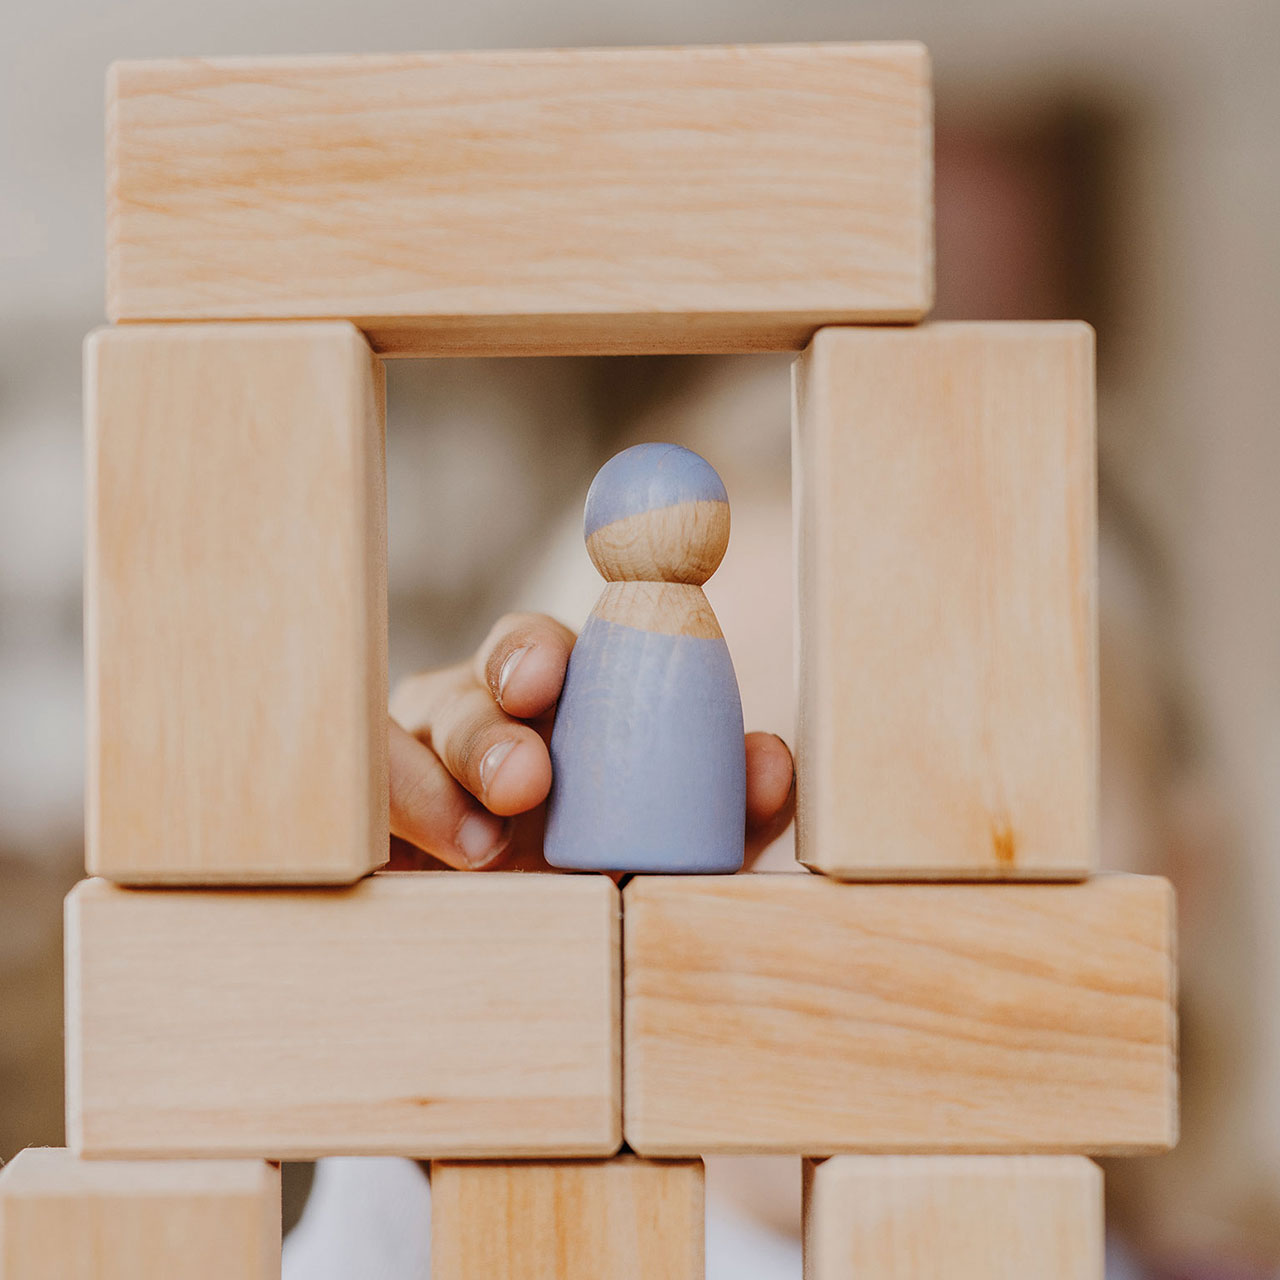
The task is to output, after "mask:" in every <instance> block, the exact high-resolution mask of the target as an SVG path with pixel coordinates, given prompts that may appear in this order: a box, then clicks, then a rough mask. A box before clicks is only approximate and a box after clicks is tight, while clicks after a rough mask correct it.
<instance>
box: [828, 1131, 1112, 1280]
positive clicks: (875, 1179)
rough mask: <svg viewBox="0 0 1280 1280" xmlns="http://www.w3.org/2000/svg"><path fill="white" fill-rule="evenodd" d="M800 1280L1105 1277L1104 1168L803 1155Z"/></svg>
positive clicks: (1047, 1160)
mask: <svg viewBox="0 0 1280 1280" xmlns="http://www.w3.org/2000/svg"><path fill="white" fill-rule="evenodd" d="M804 1249H805V1259H804V1274H805V1280H849V1277H851V1276H867V1277H874V1278H875V1280H1027V1278H1028V1277H1031V1276H1034V1277H1035V1280H1102V1275H1103V1262H1104V1258H1103V1254H1104V1247H1103V1218H1102V1171H1101V1170H1100V1169H1099V1168H1098V1166H1097V1165H1095V1164H1092V1163H1091V1162H1090V1161H1088V1160H1085V1159H1083V1158H1082V1157H1079V1156H836V1157H835V1158H834V1159H831V1160H824V1161H822V1162H821V1163H812V1162H806V1165H805V1206H804Z"/></svg>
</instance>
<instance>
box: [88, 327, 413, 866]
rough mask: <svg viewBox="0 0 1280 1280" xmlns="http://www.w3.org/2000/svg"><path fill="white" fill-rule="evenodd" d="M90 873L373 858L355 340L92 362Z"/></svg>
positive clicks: (365, 409) (369, 532)
mask: <svg viewBox="0 0 1280 1280" xmlns="http://www.w3.org/2000/svg"><path fill="white" fill-rule="evenodd" d="M85 404H86V416H87V427H88V432H87V434H88V460H87V466H88V474H89V517H88V520H89V545H88V564H87V569H86V575H85V610H86V637H85V650H86V652H85V657H86V665H87V680H88V719H89V725H88V738H89V746H88V774H89V782H88V804H87V811H88V812H87V827H88V833H87V841H88V850H87V861H88V867H89V871H90V873H91V874H94V875H102V876H106V877H109V878H110V879H113V880H118V881H124V882H128V883H136V884H171V883H193V884H216V883H236V884H253V883H308V882H319V883H344V882H350V881H352V880H355V879H357V878H359V877H360V876H362V875H364V874H366V873H367V872H368V871H370V870H371V869H372V868H373V867H376V866H378V865H379V864H380V863H382V862H385V861H386V859H387V796H388V788H387V588H386V555H387V550H386V498H385V465H384V462H383V423H384V395H383V375H382V367H381V362H380V361H379V360H378V359H377V358H376V357H375V356H374V355H373V354H372V353H371V352H370V350H369V347H368V344H367V343H366V342H365V341H364V339H363V338H362V337H361V335H360V333H359V332H358V331H357V330H356V329H354V328H353V327H352V326H351V325H349V324H344V323H331V324H293V325H169V326H146V327H136V328H129V329H115V330H110V329H108V330H101V331H99V332H98V333H95V334H94V335H93V336H92V337H91V338H90V339H89V341H88V344H87V349H86V396H85Z"/></svg>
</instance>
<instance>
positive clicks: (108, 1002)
mask: <svg viewBox="0 0 1280 1280" xmlns="http://www.w3.org/2000/svg"><path fill="white" fill-rule="evenodd" d="M618 932H619V910H618V892H617V890H616V889H615V888H614V886H613V884H612V883H611V882H610V881H609V880H607V879H605V878H604V877H601V876H581V877H579V876H539V875H520V874H517V873H506V874H499V873H495V874H489V875H484V876H464V875H459V874H456V873H452V872H404V873H383V874H379V875H376V876H372V877H370V878H369V879H367V880H364V881H362V882H361V883H360V884H358V885H356V886H354V887H353V888H350V889H301V890H288V891H285V890H273V891H271V892H263V891H256V892H255V891H246V890H218V891H205V892H198V891H194V890H141V889H122V888H118V887H116V886H113V885H110V884H108V883H106V882H105V881H101V880H90V881H86V882H84V883H83V884H81V885H79V886H77V887H76V889H74V890H73V891H72V893H71V895H70V897H69V898H68V900H67V974H66V977H67V1130H68V1135H69V1141H70V1144H71V1146H72V1147H73V1148H75V1149H76V1150H77V1151H79V1152H81V1153H82V1154H85V1155H88V1156H95V1157H105V1156H173V1155H184V1156H185V1155H191V1156H230V1155H255V1156H263V1157H267V1158H271V1159H300V1160H309V1159H313V1158H315V1157H317V1156H324V1155H344V1154H345V1155H403V1156H415V1157H433V1156H459V1157H483V1156H492V1155H503V1156H540V1155H610V1154H612V1153H613V1152H615V1151H616V1150H617V1149H618V1146H619V1142H620V1127H621V1121H620V1107H619V1074H620V1065H619V1054H620V1048H619V1023H620V1015H619V999H620V995H621V990H620V980H619V969H618V966H619V959H620V956H619V941H618Z"/></svg>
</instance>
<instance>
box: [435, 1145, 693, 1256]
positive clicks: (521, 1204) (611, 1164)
mask: <svg viewBox="0 0 1280 1280" xmlns="http://www.w3.org/2000/svg"><path fill="white" fill-rule="evenodd" d="M702 1276H703V1172H702V1161H701V1160H661V1161H653V1160H638V1159H636V1158H635V1157H634V1156H619V1157H617V1158H616V1159H613V1160H608V1161H560V1162H555V1163H525V1164H508V1163H503V1164H497V1163H495V1164H477V1163H471V1164H449V1163H437V1164H433V1165H432V1166H431V1280H702Z"/></svg>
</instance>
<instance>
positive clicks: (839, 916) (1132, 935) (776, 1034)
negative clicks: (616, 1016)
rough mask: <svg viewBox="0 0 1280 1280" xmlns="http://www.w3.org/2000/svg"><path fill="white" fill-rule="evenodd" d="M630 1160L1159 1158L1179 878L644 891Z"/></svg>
mask: <svg viewBox="0 0 1280 1280" xmlns="http://www.w3.org/2000/svg"><path fill="white" fill-rule="evenodd" d="M623 903H624V912H625V916H626V930H625V955H624V961H623V972H624V973H625V975H626V981H625V993H624V1009H625V1026H624V1029H623V1041H624V1043H625V1044H626V1068H625V1085H624V1114H625V1130H626V1140H627V1143H628V1144H629V1145H630V1146H631V1147H632V1148H633V1149H634V1150H635V1151H637V1152H639V1153H641V1154H642V1155H646V1156H677V1155H692V1154H695V1153H696V1154H715V1153H719V1152H744V1153H751V1152H756V1153H773V1154H795V1155H803V1154H808V1155H814V1156H819V1155H833V1154H839V1153H843V1152H911V1151H936V1152H1019V1151H1025V1152H1078V1153H1088V1152H1094V1153H1101V1152H1108V1153H1113V1154H1120V1153H1133V1152H1142V1151H1157V1150H1164V1149H1166V1148H1167V1147H1169V1146H1171V1145H1172V1143H1173V1141H1174V1139H1175V1134H1176V1129H1177V1114H1176V1106H1177V1101H1176V1094H1177V1076H1176V1064H1175V1057H1174V1030H1175V1025H1174V1024H1175V1014H1174V1003H1173V1001H1174V967H1173V910H1172V906H1173V902H1172V895H1171V893H1170V890H1169V886H1168V884H1167V883H1166V882H1165V881H1163V880H1160V879H1156V878H1154V877H1145V876H1119V875H1112V876H1101V877H1098V878H1096V879H1093V880H1090V881H1086V882H1084V883H1082V884H1066V885H1007V884H1000V885H853V884H840V883H837V882H836V881H834V880H828V879H826V878H825V877H822V876H811V875H805V874H799V875H796V874H790V875H788V874H782V875H777V874H774V875H766V874H756V875H739V876H729V877H723V878H716V879H713V878H711V877H705V878H679V877H674V876H672V877H667V876H655V877H639V878H637V879H634V880H632V881H631V882H630V883H629V884H628V885H627V888H626V890H625V893H624V897H623Z"/></svg>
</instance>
